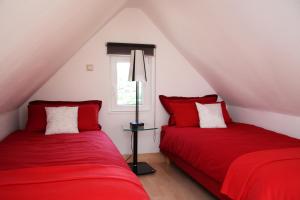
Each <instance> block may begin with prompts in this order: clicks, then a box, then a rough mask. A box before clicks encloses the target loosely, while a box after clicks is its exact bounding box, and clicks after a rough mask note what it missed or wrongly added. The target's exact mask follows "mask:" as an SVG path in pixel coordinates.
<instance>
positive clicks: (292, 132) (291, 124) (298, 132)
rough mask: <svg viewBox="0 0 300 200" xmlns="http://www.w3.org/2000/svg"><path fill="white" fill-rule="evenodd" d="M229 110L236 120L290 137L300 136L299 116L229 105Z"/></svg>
mask: <svg viewBox="0 0 300 200" xmlns="http://www.w3.org/2000/svg"><path fill="white" fill-rule="evenodd" d="M229 112H230V114H231V117H232V118H233V120H234V121H236V122H242V123H248V124H253V125H257V126H260V127H263V128H266V129H269V130H273V131H276V132H280V133H283V134H286V135H289V136H291V137H295V138H300V117H297V116H291V115H284V114H279V113H273V112H267V111H259V110H254V109H248V108H241V107H237V106H229Z"/></svg>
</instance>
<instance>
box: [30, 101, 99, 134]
mask: <svg viewBox="0 0 300 200" xmlns="http://www.w3.org/2000/svg"><path fill="white" fill-rule="evenodd" d="M59 106H78V129H79V131H92V130H100V129H101V126H100V125H99V123H98V113H99V111H100V109H101V106H102V101H97V100H92V101H79V102H72V101H32V102H30V103H29V105H28V120H27V124H26V130H28V131H45V130H46V125H47V116H46V110H45V107H59Z"/></svg>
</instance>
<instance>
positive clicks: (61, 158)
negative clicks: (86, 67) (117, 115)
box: [0, 131, 149, 200]
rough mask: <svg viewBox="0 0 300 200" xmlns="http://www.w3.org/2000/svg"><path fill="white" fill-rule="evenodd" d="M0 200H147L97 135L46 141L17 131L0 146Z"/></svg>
mask: <svg viewBox="0 0 300 200" xmlns="http://www.w3.org/2000/svg"><path fill="white" fill-rule="evenodd" d="M0 177H1V180H0V199H6V200H17V199H24V200H27V199H28V200H29V199H31V200H33V199H47V200H48V199H49V200H54V199H65V200H68V199H72V200H77V199H78V200H79V199H90V200H93V199H149V197H148V195H147V194H146V193H145V191H144V189H143V187H142V185H141V183H140V182H139V180H138V178H137V177H136V176H135V175H134V174H133V173H132V172H131V171H130V170H129V168H128V166H127V164H126V162H125V161H124V159H123V158H122V156H121V154H120V153H119V151H118V150H117V149H116V147H115V145H114V144H113V143H112V141H111V140H110V139H109V138H108V137H107V135H106V134H105V133H103V132H101V131H90V132H82V133H80V134H61V135H51V136H44V135H43V133H34V132H25V131H18V132H16V133H13V134H11V135H10V136H9V137H8V138H6V139H5V140H4V141H3V142H1V143H0Z"/></svg>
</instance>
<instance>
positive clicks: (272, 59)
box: [128, 0, 300, 116]
mask: <svg viewBox="0 0 300 200" xmlns="http://www.w3.org/2000/svg"><path fill="white" fill-rule="evenodd" d="M128 5H130V6H137V7H140V8H141V9H142V10H143V11H144V12H145V13H146V14H147V15H148V16H149V17H150V18H151V19H152V20H153V22H154V23H155V24H156V25H157V26H158V27H159V28H160V29H161V30H162V32H163V33H164V34H165V35H166V36H167V37H168V38H169V39H170V41H171V42H172V43H173V44H174V45H175V46H176V47H177V48H178V50H179V51H180V52H182V54H183V55H184V56H185V57H186V58H187V59H188V60H189V61H190V62H191V64H192V65H193V66H194V67H195V68H196V69H197V70H198V71H199V73H201V75H202V76H203V77H204V78H206V80H207V81H208V82H209V83H210V85H211V86H212V87H213V88H214V89H215V90H216V91H217V92H218V93H219V94H220V95H221V96H222V97H223V98H224V99H225V100H226V101H228V103H230V104H232V105H237V106H242V107H248V108H255V109H260V110H267V111H272V112H278V113H284V114H290V115H297V116H299V115H300V104H299V102H300V78H299V74H300V56H299V52H300V37H299V35H300V26H299V21H300V12H299V9H300V3H299V1H294V0H285V1H281V0H275V1H274V0H251V1H240V0H227V1H219V0H188V1H182V0H172V1H169V0H144V1H139V0H131V1H130V3H129V4H128Z"/></svg>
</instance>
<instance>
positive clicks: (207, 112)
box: [196, 103, 227, 128]
mask: <svg viewBox="0 0 300 200" xmlns="http://www.w3.org/2000/svg"><path fill="white" fill-rule="evenodd" d="M196 106H197V110H198V115H199V119H200V121H199V124H200V127H201V128H227V126H226V124H225V121H224V117H223V113H222V107H221V104H220V103H215V104H201V103H196Z"/></svg>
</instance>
